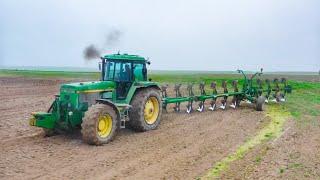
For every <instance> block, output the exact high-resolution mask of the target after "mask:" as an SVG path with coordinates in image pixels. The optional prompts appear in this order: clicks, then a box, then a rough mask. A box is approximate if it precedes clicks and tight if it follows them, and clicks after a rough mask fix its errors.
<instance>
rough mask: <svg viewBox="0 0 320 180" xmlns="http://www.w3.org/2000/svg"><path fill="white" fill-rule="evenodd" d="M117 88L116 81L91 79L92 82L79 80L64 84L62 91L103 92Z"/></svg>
mask: <svg viewBox="0 0 320 180" xmlns="http://www.w3.org/2000/svg"><path fill="white" fill-rule="evenodd" d="M114 88H115V83H114V82H112V81H90V82H79V83H70V84H63V85H62V86H61V92H69V93H70V92H71V91H73V92H74V91H75V92H76V93H79V92H91V91H92V92H99V91H100V92H101V91H108V90H113V89H114Z"/></svg>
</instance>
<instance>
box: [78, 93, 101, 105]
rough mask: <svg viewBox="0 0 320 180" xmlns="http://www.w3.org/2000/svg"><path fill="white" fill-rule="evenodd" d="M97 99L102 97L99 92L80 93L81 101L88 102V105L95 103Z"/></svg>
mask: <svg viewBox="0 0 320 180" xmlns="http://www.w3.org/2000/svg"><path fill="white" fill-rule="evenodd" d="M97 99H100V94H99V93H81V94H79V103H84V102H87V103H88V106H91V105H93V104H95V103H96V100H97Z"/></svg>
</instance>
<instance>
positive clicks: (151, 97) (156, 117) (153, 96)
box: [129, 88, 162, 131]
mask: <svg viewBox="0 0 320 180" xmlns="http://www.w3.org/2000/svg"><path fill="white" fill-rule="evenodd" d="M130 104H131V106H132V108H131V110H130V112H129V118H130V120H129V127H130V128H131V129H133V130H136V131H149V130H153V129H155V128H157V126H158V125H159V124H160V120H161V114H162V102H161V96H160V91H159V90H158V89H155V88H146V89H142V90H140V91H138V92H137V93H136V94H135V95H134V97H133V99H132V101H131V103H130Z"/></svg>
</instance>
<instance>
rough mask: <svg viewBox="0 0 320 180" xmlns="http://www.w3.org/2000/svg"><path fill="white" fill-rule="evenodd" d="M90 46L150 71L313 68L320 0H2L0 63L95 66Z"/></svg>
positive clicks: (317, 60)
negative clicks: (136, 59) (86, 54)
mask: <svg viewBox="0 0 320 180" xmlns="http://www.w3.org/2000/svg"><path fill="white" fill-rule="evenodd" d="M114 30H116V31H120V32H121V36H120V37H119V42H117V43H114V44H112V46H111V45H108V46H106V45H105V42H106V37H107V36H108V33H110V32H112V31H114ZM90 44H95V45H97V46H98V47H100V48H106V47H107V48H106V49H105V50H104V53H117V52H118V50H120V52H121V53H129V54H139V55H142V56H145V57H149V58H150V60H151V61H152V65H151V68H152V69H162V70H175V69H180V70H235V69H237V68H243V69H246V70H256V69H259V68H260V67H264V69H265V70H266V71H279V70H281V71H318V70H319V69H320V1H319V0H236V1H235V0H181V1H178V0H176V1H173V0H161V1H150V0H135V1H132V0H113V1H111V0H109V1H108V0H0V66H76V67H87V66H90V67H97V65H96V63H97V62H96V61H93V62H86V61H85V60H84V58H83V49H84V48H85V47H86V46H88V45H90Z"/></svg>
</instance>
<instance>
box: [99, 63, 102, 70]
mask: <svg viewBox="0 0 320 180" xmlns="http://www.w3.org/2000/svg"><path fill="white" fill-rule="evenodd" d="M101 69H102V68H101V62H99V71H101Z"/></svg>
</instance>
